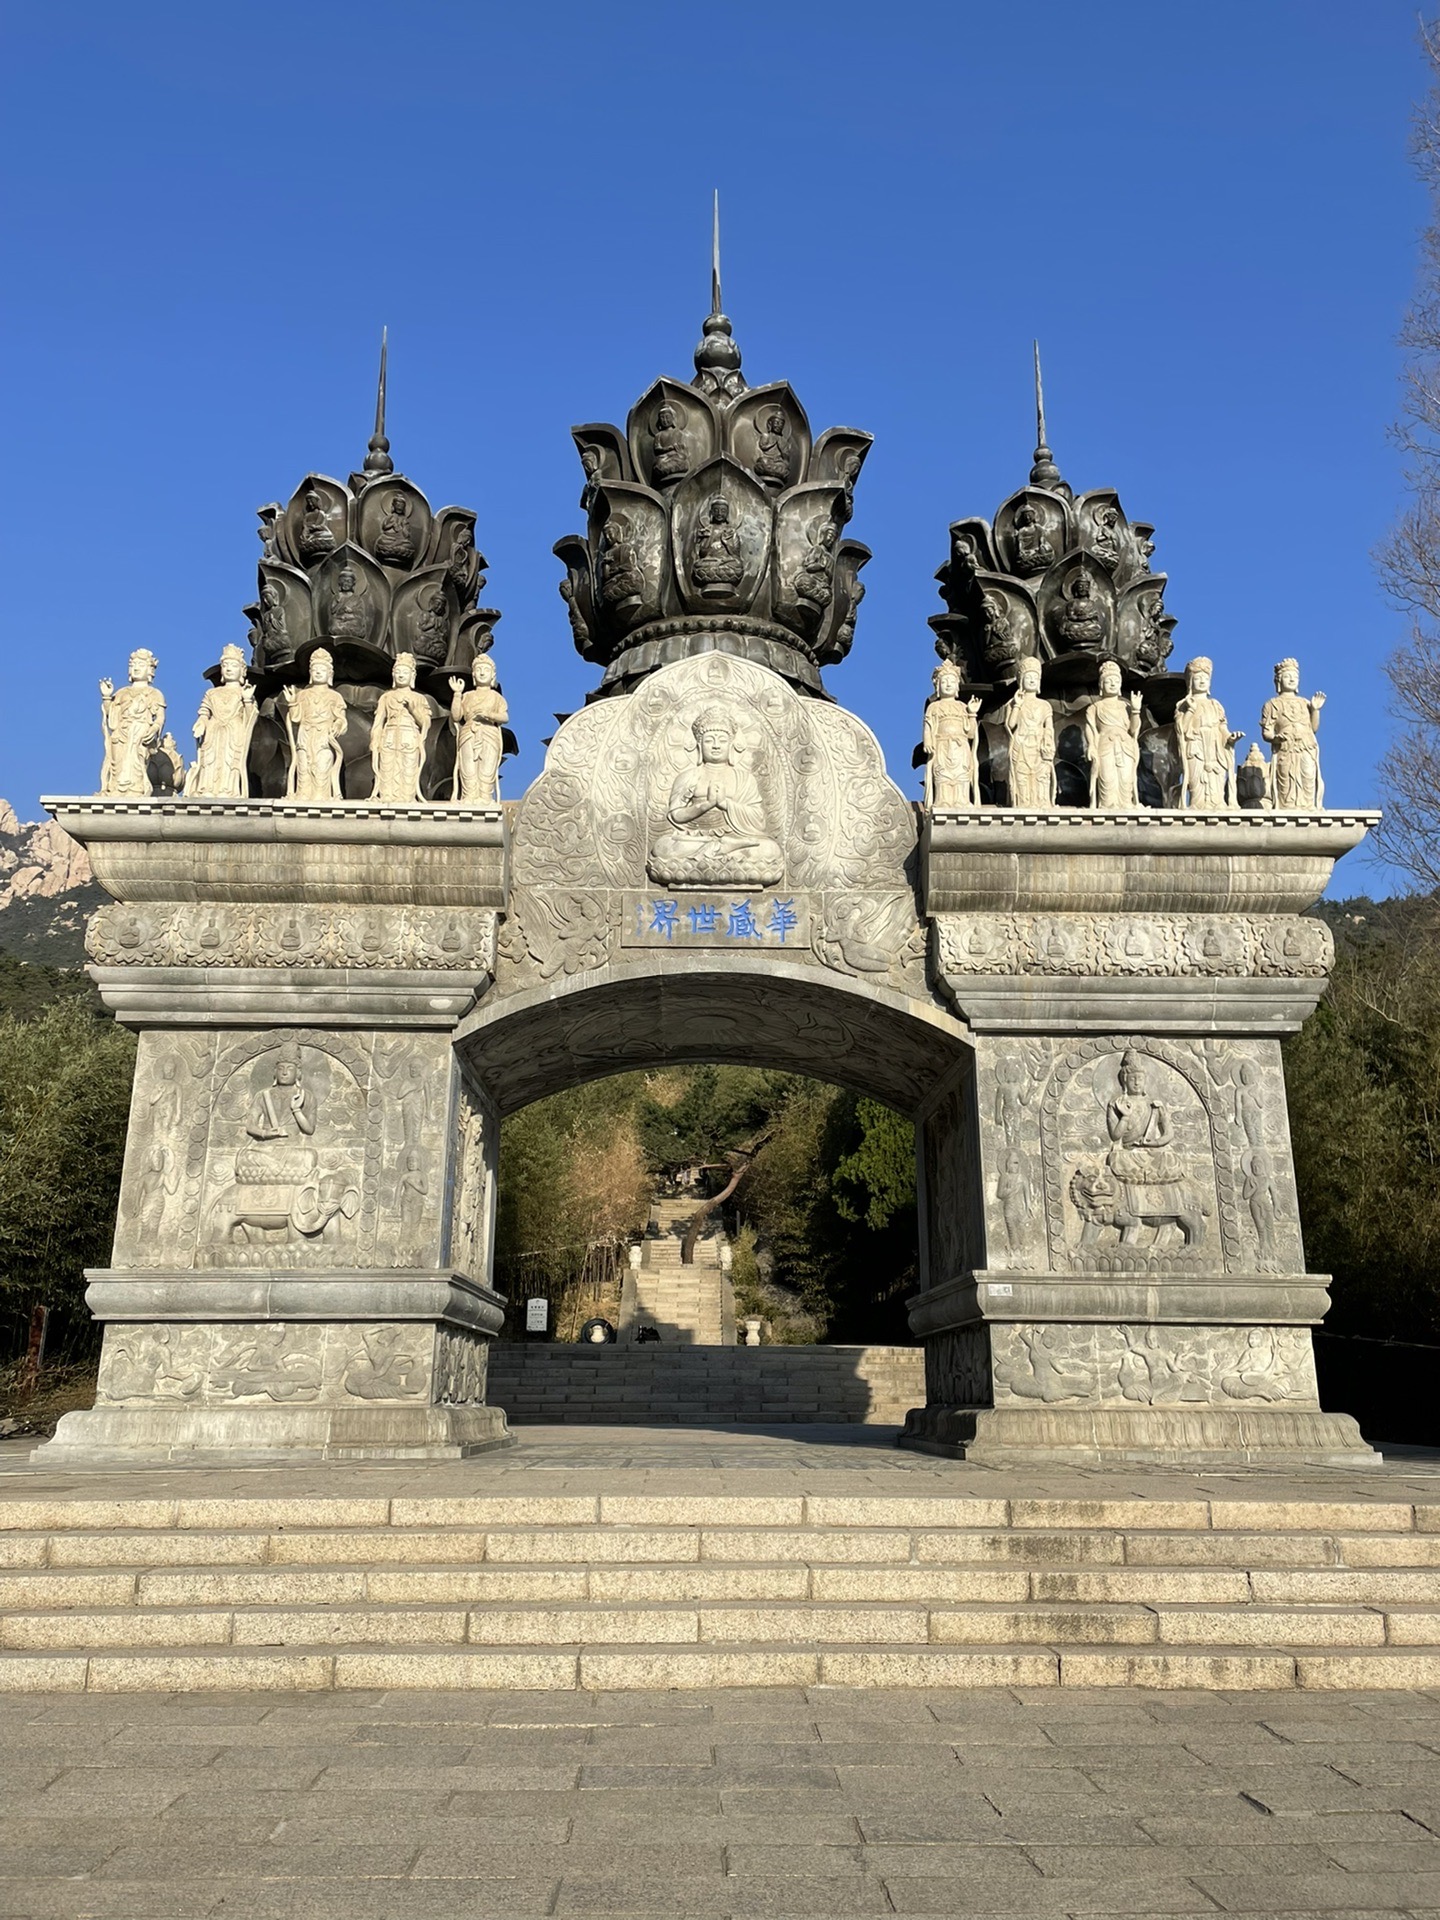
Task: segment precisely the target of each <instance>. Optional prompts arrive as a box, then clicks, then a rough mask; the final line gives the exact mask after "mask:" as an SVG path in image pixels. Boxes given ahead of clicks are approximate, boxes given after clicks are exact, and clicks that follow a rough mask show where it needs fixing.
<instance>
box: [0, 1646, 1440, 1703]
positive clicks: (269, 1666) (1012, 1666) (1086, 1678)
mask: <svg viewBox="0 0 1440 1920" xmlns="http://www.w3.org/2000/svg"><path fill="white" fill-rule="evenodd" d="M1437 1685H1440V1646H1429V1647H1403V1648H1390V1647H1386V1648H1367V1649H1361V1650H1359V1651H1351V1650H1334V1649H1314V1648H1307V1647H1277V1648H1271V1649H1264V1650H1262V1649H1256V1648H1253V1647H1243V1646H1241V1647H1233V1646H1232V1647H1220V1646H1217V1647H1207V1648H1205V1649H1204V1650H1202V1651H1196V1650H1184V1649H1163V1648H1157V1647H1155V1646H1153V1645H1152V1646H1139V1647H1125V1646H1109V1647H1104V1648H1076V1649H1065V1650H1061V1649H1057V1648H1054V1647H1049V1646H1019V1645H1012V1646H999V1647H995V1646H990V1647H986V1646H971V1647H963V1648H962V1647H937V1646H930V1645H926V1644H919V1643H916V1644H908V1645H907V1644H895V1645H892V1646H888V1647H872V1646H829V1645H819V1644H815V1645H793V1646H785V1647H777V1646H774V1645H768V1644H762V1645H750V1646H742V1645H735V1646H725V1647H719V1646H715V1647H698V1646H697V1647H673V1646H669V1647H655V1646H648V1645H647V1646H618V1645H617V1646H609V1647H603V1648H591V1649H586V1648H582V1647H578V1646H572V1647H564V1648H536V1647H477V1646H465V1647H424V1646H421V1647H405V1648H393V1647H386V1648H368V1647H356V1646H310V1647H302V1646H292V1647H287V1648H284V1649H265V1648H229V1647H227V1648H223V1649H222V1648H196V1647H189V1646H179V1647H176V1646H169V1647H166V1646H152V1647H147V1648H144V1649H136V1650H116V1651H113V1652H77V1653H64V1652H61V1653H5V1652H0V1692H83V1691H89V1692H94V1693H136V1692H148V1693H165V1692H200V1691H206V1690H227V1691H229V1690H234V1691H253V1690H264V1691H309V1692H314V1691H324V1690H329V1689H335V1690H344V1689H353V1688H361V1689H374V1688H392V1689H397V1690H399V1689H432V1688H433V1689H438V1688H451V1687H454V1688H498V1689H504V1690H506V1691H537V1690H547V1691H548V1690H551V1689H562V1690H564V1689H577V1688H578V1689H590V1690H595V1691H626V1690H632V1691H633V1690H637V1689H638V1690H645V1691H649V1690H653V1689H661V1688H699V1687H749V1688H753V1687H792V1686H802V1687H803V1686H835V1687H897V1688H899V1687H1003V1686H1028V1687H1054V1686H1058V1687H1066V1686H1071V1687H1154V1688H1162V1689H1163V1688H1181V1689H1195V1690H1207V1691H1217V1690H1231V1689H1236V1690H1240V1689H1245V1690H1249V1689H1255V1690H1262V1689H1265V1690H1276V1691H1281V1690H1289V1689H1293V1688H1301V1689H1317V1690H1345V1689H1364V1690H1369V1689H1379V1688H1387V1689H1405V1688H1418V1687H1434V1686H1437Z"/></svg>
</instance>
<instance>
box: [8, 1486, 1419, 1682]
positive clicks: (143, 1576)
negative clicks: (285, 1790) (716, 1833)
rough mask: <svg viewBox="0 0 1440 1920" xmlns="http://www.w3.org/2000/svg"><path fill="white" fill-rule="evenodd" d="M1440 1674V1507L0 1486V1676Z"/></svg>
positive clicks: (1099, 1678) (1088, 1677)
mask: <svg viewBox="0 0 1440 1920" xmlns="http://www.w3.org/2000/svg"><path fill="white" fill-rule="evenodd" d="M825 1684H830V1685H835V1686H846V1687H858V1686H885V1687H896V1686H977V1687H978V1686H1002V1685H1015V1684H1022V1685H1026V1686H1055V1685H1060V1686H1066V1685H1069V1686H1120V1685H1139V1686H1152V1687H1200V1688H1288V1687H1313V1688H1345V1687H1356V1688H1370V1687H1433V1686H1440V1504H1437V1505H1433V1506H1432V1505H1410V1504H1405V1503H1403V1502H1387V1501H1383V1500H1375V1501H1372V1500H1359V1499H1357V1500H1345V1499H1327V1498H1325V1497H1324V1496H1323V1494H1319V1495H1316V1496H1314V1497H1312V1498H1306V1499H1299V1500H1275V1499H1270V1500H1266V1499H1259V1500H1253V1501H1252V1500H1246V1501H1225V1500H1219V1499H1173V1500H1170V1499H1163V1498H1153V1499H1140V1498H1134V1499H1016V1498H1012V1499H986V1498H980V1497H974V1496H964V1497H953V1496H952V1497H946V1498H931V1497H915V1498H912V1497H906V1496H904V1495H898V1494H896V1495H877V1496H868V1495H845V1496H839V1495H821V1494H813V1493H798V1494H792V1495H784V1496H774V1497H772V1496H762V1495H754V1496H748V1495H743V1496H737V1497H733V1498H732V1497H726V1496H714V1497H711V1496H705V1495H692V1494H683V1495H680V1494H675V1495H666V1494H660V1493H655V1494H645V1495H627V1494H595V1493H590V1494H576V1495H564V1496H561V1495H546V1494H541V1493H536V1494H533V1495H526V1494H517V1495H493V1496H482V1495H464V1496H461V1497H416V1498H408V1497H406V1498H401V1497H398V1496H394V1495H391V1496H379V1497H375V1498H368V1497H367V1498H348V1499H347V1498H328V1497H315V1498H311V1497H288V1498H287V1497H278V1496H277V1497H271V1496H268V1495H258V1496H257V1495H251V1496H248V1497H228V1498H186V1497H184V1496H183V1494H182V1495H175V1494H173V1493H172V1494H171V1495H169V1496H167V1497H160V1498H146V1497H139V1496H135V1497H122V1498H110V1499H99V1498H87V1497H84V1496H81V1495H71V1496H67V1497H63V1498H57V1497H49V1496H45V1495H43V1494H42V1495H39V1496H37V1497H30V1498H25V1499H12V1500H6V1501H3V1502H0V1690H36V1691H62V1690H69V1691H79V1690H87V1689H88V1690H90V1691H96V1692H123V1691H147V1690H176V1689H187V1690H188V1689H204V1688H271V1689H323V1688H428V1687H502V1688H576V1687H579V1688H606V1689H611V1688H619V1689H624V1688H657V1687H658V1688H669V1687H697V1686H744V1687H756V1686H777V1687H778V1686H812V1685H825Z"/></svg>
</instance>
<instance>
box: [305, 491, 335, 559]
mask: <svg viewBox="0 0 1440 1920" xmlns="http://www.w3.org/2000/svg"><path fill="white" fill-rule="evenodd" d="M334 551H335V529H334V528H333V527H332V526H331V524H330V515H329V513H328V512H327V511H326V507H325V502H324V501H323V500H322V499H321V497H320V495H319V494H318V493H316V492H315V491H314V489H313V488H312V489H311V491H310V492H309V493H307V494H306V496H305V511H304V513H303V514H302V515H301V518H300V552H301V555H302V556H303V558H305V559H306V560H319V559H321V558H323V556H324V555H325V554H327V553H333V552H334Z"/></svg>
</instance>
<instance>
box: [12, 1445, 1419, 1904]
mask: <svg viewBox="0 0 1440 1920" xmlns="http://www.w3.org/2000/svg"><path fill="white" fill-rule="evenodd" d="M886 1437H887V1436H885V1435H884V1434H883V1433H882V1432H878V1431H877V1430H875V1429H868V1430H867V1429H859V1428H846V1429H837V1430H833V1431H829V1432H827V1431H824V1430H820V1429H811V1430H808V1431H807V1432H804V1433H802V1434H799V1435H797V1434H796V1433H795V1432H794V1431H793V1430H792V1432H791V1433H790V1434H789V1435H784V1434H765V1433H763V1432H756V1431H754V1430H751V1431H749V1432H733V1431H732V1432H725V1431H696V1430H686V1431H676V1430H673V1429H671V1430H667V1431H663V1432H656V1431H649V1432H647V1431H644V1430H640V1429H636V1428H633V1427H632V1428H626V1429H620V1430H615V1431H613V1432H607V1431H605V1430H603V1429H587V1430H585V1431H584V1432H583V1433H577V1432H576V1431H574V1430H573V1429H572V1430H568V1431H567V1430H564V1429H554V1428H552V1429H540V1428H531V1429H521V1431H520V1435H519V1441H518V1444H517V1445H516V1447H515V1448H513V1449H512V1450H510V1451H508V1452H506V1453H503V1454H499V1455H488V1456H482V1457H480V1458H478V1459H475V1460H471V1461H466V1462H458V1463H455V1464H454V1465H451V1466H442V1467H435V1466H408V1467H407V1466H401V1465H398V1464H397V1465H391V1466H386V1467H380V1466H374V1467H371V1466H357V1467H354V1468H350V1467H344V1468H319V1467H316V1468H309V1469H301V1468H292V1469H288V1470H285V1471H283V1472H277V1471H274V1470H269V1469H256V1470H253V1471H251V1472H245V1471H243V1470H226V1471H224V1472H211V1471H206V1472H198V1471H193V1470H190V1471H185V1470H180V1469H163V1470H161V1469H157V1470H155V1471H153V1472H149V1473H129V1474H87V1475H80V1474H74V1475H64V1476H61V1475H56V1474H55V1473H53V1472H51V1471H43V1470H40V1469H36V1468H34V1467H33V1466H31V1465H30V1463H29V1461H28V1449H27V1444H26V1443H18V1444H12V1443H6V1444H4V1445H3V1446H0V1500H3V1501H6V1502H14V1501H29V1500H37V1501H45V1502H53V1501H55V1500H57V1499H75V1500H86V1501H98V1500H103V1499H108V1498H117V1497H118V1498H123V1499H135V1498H139V1497H147V1498H156V1499H162V1500H164V1499H174V1500H184V1499H204V1500H218V1499H221V1498H227V1497H228V1498H233V1499H235V1500H240V1501H245V1500H253V1499H257V1498H265V1499H270V1500H273V1499H274V1498H275V1497H277V1495H278V1494H279V1493H280V1491H281V1489H282V1488H283V1489H284V1490H285V1491H286V1492H287V1493H290V1494H293V1495H295V1496H297V1497H301V1496H303V1497H307V1498H308V1497H314V1496H320V1497H332V1498H349V1497H362V1496H368V1495H375V1494H377V1493H379V1492H381V1491H385V1492H389V1493H392V1494H393V1495H394V1496H395V1497H396V1498H399V1497H400V1496H401V1495H402V1493H403V1494H407V1495H411V1496H416V1495H419V1494H421V1493H434V1494H436V1495H455V1496H461V1497H463V1496H466V1495H474V1494H479V1493H493V1494H502V1495H516V1494H520V1493H522V1492H526V1491H528V1492H530V1493H532V1494H536V1495H554V1494H560V1493H572V1494H573V1493H576V1492H579V1491H583V1490H592V1491H593V1490H597V1489H601V1488H604V1489H607V1490H608V1491H609V1492H611V1493H614V1492H616V1491H618V1492H620V1493H622V1494H625V1495H635V1496H640V1495H649V1496H660V1495H664V1494H675V1495H688V1496H693V1495H694V1494H696V1493H697V1492H698V1491H700V1490H702V1489H704V1490H707V1491H708V1493H709V1494H710V1495H712V1496H715V1497H733V1496H736V1495H738V1494H750V1495H757V1496H758V1495H780V1494H783V1493H786V1492H791V1493H797V1492H798V1493H804V1494H805V1495H806V1496H807V1497H816V1496H817V1495H819V1494H820V1493H822V1492H825V1493H829V1494H832V1495H838V1496H842V1497H843V1496H847V1495H854V1494H864V1493H869V1494H872V1495H877V1494H878V1495H881V1496H885V1497H893V1498H897V1499H899V1498H904V1497H916V1496H924V1495H934V1494H943V1495H945V1496H948V1497H953V1498H958V1499H962V1500H963V1499H966V1498H973V1499H976V1500H994V1499H996V1498H1005V1499H1010V1500H1012V1501H1013V1500H1021V1499H1022V1498H1028V1499H1035V1500H1040V1499H1044V1498H1053V1499H1064V1500H1067V1501H1073V1500H1076V1499H1081V1498H1087V1497H1088V1498H1093V1499H1095V1500H1097V1501H1098V1500H1108V1501H1112V1502H1113V1501H1125V1500H1129V1501H1151V1500H1166V1501H1177V1500H1190V1501H1193V1500H1195V1499H1197V1498H1200V1499H1207V1500H1210V1501H1212V1502H1219V1501H1222V1500H1226V1501H1252V1502H1253V1501H1271V1502H1274V1501H1278V1500H1281V1499H1294V1498H1303V1499H1310V1500H1316V1501H1324V1500H1329V1501H1331V1502H1347V1503H1351V1506H1352V1508H1353V1504H1354V1503H1357V1502H1360V1503H1363V1502H1374V1503H1379V1504H1381V1505H1386V1504H1391V1505H1393V1504H1394V1503H1396V1502H1397V1501H1398V1502H1405V1501H1410V1502H1413V1503H1415V1505H1416V1507H1417V1509H1418V1507H1419V1506H1420V1504H1421V1503H1430V1502H1435V1501H1436V1500H1437V1497H1440V1461H1437V1460H1436V1459H1435V1458H1434V1457H1433V1456H1429V1457H1427V1456H1423V1455H1418V1454H1412V1455H1410V1456H1409V1457H1406V1458H1398V1459H1392V1460H1391V1462H1390V1463H1389V1464H1388V1465H1387V1466H1386V1467H1385V1468H1383V1469H1381V1470H1379V1471H1375V1472H1371V1473H1368V1474H1366V1473H1338V1472H1332V1473H1328V1474H1326V1473H1319V1472H1317V1473H1316V1474H1314V1475H1313V1476H1310V1477H1307V1478H1306V1479H1304V1480H1303V1481H1298V1480H1296V1479H1295V1478H1294V1477H1293V1476H1277V1475H1272V1474H1258V1473H1243V1472H1234V1473H1228V1474H1224V1475H1217V1474H1214V1473H1206V1474H1184V1473H1180V1472H1175V1471H1170V1470H1165V1471H1159V1470H1156V1469H1153V1468H1146V1469H1136V1470H1134V1471H1133V1472H1125V1471H1116V1470H1114V1469H1111V1470H1108V1471H1107V1472H1105V1473H1101V1472H1099V1471H1094V1472H1091V1471H1088V1470H1073V1469H1072V1470H1066V1471H1058V1470H1057V1471H1054V1472H1050V1473H1045V1474H1041V1473H1039V1472H1038V1471H1037V1472H1033V1473H1030V1474H1028V1475H1024V1476H1021V1475H1019V1474H1016V1473H1014V1472H1010V1473H1000V1472H998V1471H995V1470H987V1469H983V1468H978V1467H974V1466H971V1465H968V1464H965V1463H956V1462H950V1461H941V1460H934V1459H929V1458H926V1457H924V1456H918V1455H914V1454H904V1453H899V1452H896V1451H894V1450H892V1449H890V1448H888V1447H887V1446H885V1445H884V1444H883V1443H884V1441H885V1439H886ZM1352 1517H1353V1514H1352ZM1332 1524H1333V1521H1332ZM1216 1912H1223V1913H1229V1914H1256V1915H1258V1914H1267V1915H1269V1914H1284V1915H1290V1916H1298V1915H1306V1914H1314V1915H1319V1914H1323V1915H1327V1916H1359V1915H1382V1914H1383V1915H1400V1914H1410V1915H1422V1914H1423V1915H1434V1916H1437V1917H1440V1687H1430V1686H1424V1687H1415V1688H1412V1689H1411V1690H1409V1691H1406V1692H1398V1691H1375V1690H1368V1689H1358V1688H1351V1689H1348V1690H1343V1691H1313V1692H1312V1691H1306V1690H1305V1689H1304V1688H1303V1687H1301V1688H1296V1687H1293V1686H1290V1687H1281V1688H1276V1689H1275V1690H1271V1691H1263V1692H1262V1691H1255V1692H1243V1691H1234V1690H1216V1691H1203V1692H1201V1691H1192V1690H1189V1689H1186V1688H1171V1689H1164V1690H1156V1689H1154V1688H1143V1689H1142V1688H1134V1687H1126V1686H1114V1685H1111V1686H1106V1687H1102V1688H1090V1687H1086V1686H1071V1687H1059V1686H1035V1687H1031V1686H1025V1685H1011V1686H1004V1687H987V1686H969V1687H954V1688H952V1687H938V1686H936V1687H931V1686H915V1685H911V1686H906V1687H903V1688H895V1689H890V1688H881V1687H869V1688H857V1687H847V1686H793V1687H787V1686H777V1685H773V1684H772V1685H767V1686H764V1687H754V1688H747V1687H744V1686H731V1687H726V1688H724V1689H710V1688H704V1687H695V1688H685V1689H675V1690H655V1689H646V1688H632V1689H628V1690H625V1691H621V1692H614V1691H605V1690H597V1689H590V1690H587V1689H585V1688H583V1687H582V1688H578V1689H568V1690H565V1691H545V1690H534V1691H532V1690H526V1691H513V1690H510V1689H507V1688H497V1687H489V1686H483V1687H478V1688H466V1689H464V1690H454V1691H439V1690H431V1689H424V1688H417V1687H413V1686H412V1687H407V1688H405V1689H403V1690H389V1689H382V1688H370V1689H367V1688H352V1689H349V1690H340V1691H337V1690H329V1689H325V1690H317V1691H313V1692H308V1691H283V1692H262V1691H255V1692H232V1691H222V1690H204V1691H194V1692H184V1693H178V1692H162V1691H154V1692H98V1691H83V1692H48V1693H27V1692H23V1691H18V1692H11V1693H0V1916H4V1920H82V1917H84V1916H91V1915H94V1916H104V1920H171V1917H172V1916H185V1915H213V1914H235V1915H238V1916H245V1920H251V1917H252V1916H253V1917H254V1920H264V1917H265V1916H271V1915H276V1916H278V1915H285V1916H295V1920H332V1916H333V1920H342V1917H343V1920H410V1916H412V1915H413V1916H416V1917H417V1920H418V1917H419V1916H424V1920H451V1916H457V1917H458V1916H461V1915H464V1916H466V1917H467V1920H469V1916H504V1915H514V1916H519V1915H533V1914H558V1915H570V1914H573V1915H587V1916H591V1920H603V1917H604V1916H610V1920H618V1916H641V1915H661V1914H668V1915H694V1916H697V1920H699V1917H700V1916H704V1917H705V1920H723V1916H732V1915H733V1916H736V1920H739V1916H773V1917H775V1920H783V1917H784V1916H787V1915H789V1916H797V1917H798V1916H801V1915H806V1916H819V1915H824V1916H831V1917H835V1916H843V1915H849V1914H882V1913H900V1914H906V1913H909V1914H945V1915H952V1916H958V1915H966V1914H977V1915H979V1914H984V1915H986V1916H1002V1915H1011V1916H1018V1915H1022V1914H1023V1915H1065V1914H1075V1915H1082V1914H1083V1915H1086V1916H1100V1915H1105V1914H1153V1915H1169V1914H1177V1915H1188V1914H1202V1913H1204V1914H1209V1913H1216Z"/></svg>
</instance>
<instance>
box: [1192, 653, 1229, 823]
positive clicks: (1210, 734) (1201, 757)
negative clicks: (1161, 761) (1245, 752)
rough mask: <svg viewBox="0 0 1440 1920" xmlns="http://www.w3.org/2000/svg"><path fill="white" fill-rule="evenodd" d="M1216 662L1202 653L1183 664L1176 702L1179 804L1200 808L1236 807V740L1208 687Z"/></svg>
mask: <svg viewBox="0 0 1440 1920" xmlns="http://www.w3.org/2000/svg"><path fill="white" fill-rule="evenodd" d="M1213 672H1214V663H1213V662H1212V661H1209V660H1207V659H1205V657H1204V656H1203V655H1201V656H1200V657H1199V658H1198V659H1195V660H1192V661H1191V662H1190V664H1189V666H1188V667H1186V669H1185V692H1184V695H1183V696H1182V698H1181V699H1180V700H1179V701H1178V702H1177V703H1176V707H1175V745H1176V748H1177V750H1178V752H1179V756H1180V804H1181V806H1182V807H1190V808H1192V809H1195V810H1197V811H1199V812H1202V813H1228V812H1231V811H1233V810H1234V807H1235V743H1236V741H1237V740H1243V739H1244V738H1245V736H1244V734H1243V733H1232V732H1231V730H1230V722H1229V721H1228V720H1227V719H1226V718H1225V709H1224V707H1222V706H1221V704H1220V702H1219V701H1218V700H1217V699H1215V697H1214V696H1213V694H1212V693H1211V691H1210V676H1211V674H1212V673H1213Z"/></svg>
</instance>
